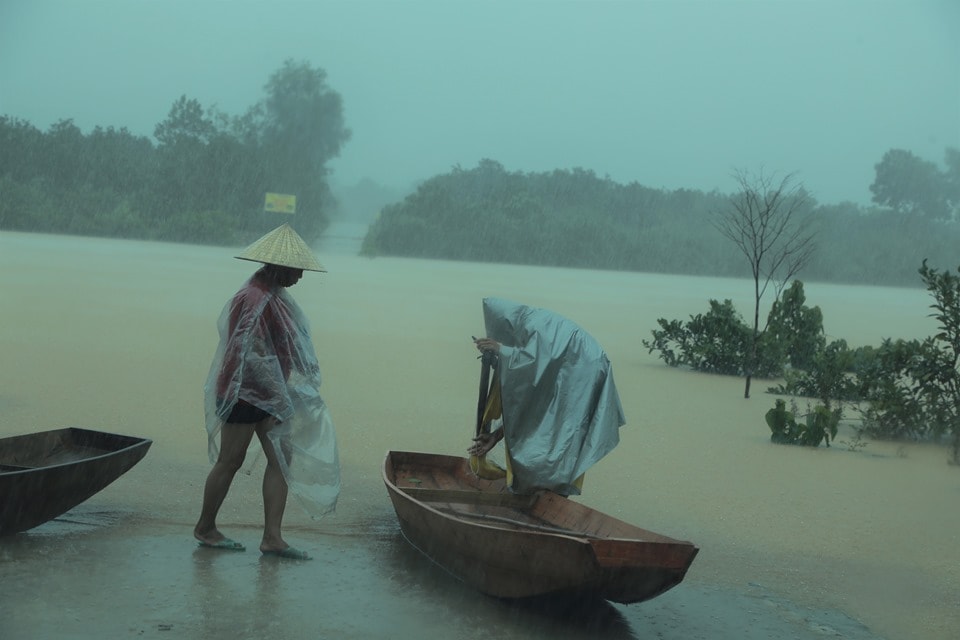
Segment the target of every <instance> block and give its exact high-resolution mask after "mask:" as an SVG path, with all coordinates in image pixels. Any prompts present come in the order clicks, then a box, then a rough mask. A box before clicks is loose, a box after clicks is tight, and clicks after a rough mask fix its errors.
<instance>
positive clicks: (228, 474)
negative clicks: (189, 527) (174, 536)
mask: <svg viewBox="0 0 960 640" xmlns="http://www.w3.org/2000/svg"><path fill="white" fill-rule="evenodd" d="M255 427H256V425H254V424H225V425H223V428H222V429H221V430H220V456H219V457H218V458H217V461H216V463H214V465H213V468H212V469H211V470H210V473H209V475H207V482H206V484H205V485H204V487H203V507H202V508H201V510H200V520H199V521H198V522H197V526H195V527H194V528H193V537H195V538H196V539H197V540H199V541H200V542H205V543H207V544H216V543H218V542H221V541H222V540H223V539H224V538H225V537H226V536H224V535H223V534H222V533H220V531H219V530H218V529H217V513H219V512H220V507H221V506H222V505H223V500H224V498H226V497H227V492H228V491H229V490H230V484H231V483H232V482H233V476H235V475H236V473H237V471H239V469H240V467H241V466H242V465H243V459H244V457H245V456H246V453H247V447H249V446H250V440H251V439H253V433H254V429H255Z"/></svg>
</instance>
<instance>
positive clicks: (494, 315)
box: [468, 298, 626, 495]
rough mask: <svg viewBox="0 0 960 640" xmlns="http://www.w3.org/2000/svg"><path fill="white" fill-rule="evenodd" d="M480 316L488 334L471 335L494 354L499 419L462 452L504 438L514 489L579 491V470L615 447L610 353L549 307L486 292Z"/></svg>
mask: <svg viewBox="0 0 960 640" xmlns="http://www.w3.org/2000/svg"><path fill="white" fill-rule="evenodd" d="M483 317H484V323H485V325H486V337H484V338H475V339H474V342H475V344H476V347H477V349H478V350H480V351H481V352H485V351H493V352H495V353H496V354H497V359H496V364H495V365H494V367H495V372H494V385H495V388H493V389H491V393H490V397H491V399H492V400H493V401H494V403H495V402H496V401H499V405H500V406H499V407H498V408H496V409H493V412H492V413H488V417H499V418H500V419H502V423H503V424H502V426H501V427H500V428H499V429H496V430H494V431H493V432H484V433H480V434H479V435H478V436H477V437H476V438H475V439H474V442H473V445H472V446H471V447H470V448H469V450H468V452H469V453H470V454H471V455H474V456H484V455H485V454H486V453H487V452H488V451H490V450H491V449H492V448H493V447H494V446H495V445H496V444H497V443H498V442H499V441H500V440H504V441H505V450H506V451H505V454H506V463H507V469H506V472H507V483H508V485H509V486H510V487H511V489H512V490H513V491H514V492H517V493H529V492H531V491H534V490H536V489H550V490H552V491H554V492H556V493H560V494H562V495H571V494H579V493H580V492H581V486H582V482H583V474H584V472H586V471H587V469H589V468H590V467H591V466H593V465H594V464H596V463H597V461H599V460H600V459H601V458H603V456H605V455H607V454H608V453H609V452H610V451H612V450H613V448H614V447H616V446H617V444H618V443H619V441H620V427H621V426H623V425H624V424H626V419H625V417H624V415H623V409H622V407H621V404H620V396H619V394H618V393H617V387H616V384H615V383H614V380H613V369H612V367H611V364H610V360H609V359H608V358H607V355H606V353H605V352H604V350H603V348H602V347H601V346H600V344H599V343H598V342H597V341H596V340H595V339H594V338H593V337H592V336H590V334H588V333H587V332H586V331H584V330H583V329H582V328H580V327H579V326H578V325H577V324H575V323H574V322H572V321H570V320H568V319H567V318H564V317H563V316H561V315H559V314H557V313H554V312H553V311H549V310H547V309H540V308H536V307H530V306H527V305H523V304H518V303H515V302H511V301H509V300H503V299H500V298H485V299H484V300H483ZM497 396H499V398H498V397H497ZM489 406H492V405H488V407H489ZM497 409H499V410H497ZM497 414H499V416H498V415H497Z"/></svg>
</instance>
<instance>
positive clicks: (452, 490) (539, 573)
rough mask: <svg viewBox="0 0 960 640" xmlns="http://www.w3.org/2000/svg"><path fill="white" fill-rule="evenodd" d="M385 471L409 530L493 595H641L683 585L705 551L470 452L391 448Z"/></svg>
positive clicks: (416, 541)
mask: <svg viewBox="0 0 960 640" xmlns="http://www.w3.org/2000/svg"><path fill="white" fill-rule="evenodd" d="M383 480H384V483H385V484H386V487H387V491H388V493H389V495H390V500H391V501H392V503H393V507H394V510H395V511H396V513H397V518H398V520H399V522H400V528H401V531H402V532H403V535H404V537H406V539H407V540H408V541H409V542H410V543H411V544H412V545H413V546H414V547H416V548H417V549H419V550H420V551H421V552H423V553H424V554H425V555H426V556H427V557H429V558H430V559H432V560H433V561H434V562H436V563H437V564H439V565H440V566H441V567H443V568H445V569H446V570H447V571H449V572H450V573H452V574H453V575H454V576H456V577H457V578H459V579H461V580H463V581H464V582H466V583H467V584H469V585H471V586H473V587H474V588H476V589H478V590H479V591H481V592H483V593H486V594H488V595H491V596H496V597H501V598H524V597H531V596H544V595H553V594H556V595H560V594H563V595H568V594H572V595H584V596H593V597H599V598H604V599H606V600H611V601H613V602H620V603H625V604H628V603H634V602H642V601H644V600H649V599H650V598H653V597H656V596H658V595H660V594H662V593H664V592H665V591H667V590H668V589H671V588H673V587H674V586H676V585H678V584H679V583H680V582H681V581H682V580H683V578H684V576H685V575H686V573H687V570H688V569H689V568H690V564H691V563H692V562H693V559H694V558H695V557H696V555H697V552H698V548H697V547H696V546H695V545H693V544H692V543H690V542H685V541H682V540H675V539H673V538H669V537H667V536H663V535H660V534H657V533H653V532H652V531H647V530H645V529H641V528H639V527H635V526H633V525H631V524H628V523H626V522H623V521H621V520H617V519H616V518H612V517H610V516H608V515H605V514H603V513H601V512H599V511H596V510H594V509H591V508H589V507H587V506H584V505H582V504H580V503H577V502H574V501H573V500H570V499H568V498H565V497H563V496H560V495H558V494H555V493H552V492H550V491H540V492H537V493H535V494H532V495H516V494H513V493H511V492H510V490H509V489H508V488H507V487H506V486H505V485H504V482H503V480H495V481H491V480H484V479H481V478H478V477H477V476H475V475H474V474H473V473H472V472H471V471H470V467H469V461H468V460H467V459H465V458H460V457H456V456H445V455H438V454H431V453H417V452H405V451H390V452H388V453H387V456H386V459H385V460H384V465H383Z"/></svg>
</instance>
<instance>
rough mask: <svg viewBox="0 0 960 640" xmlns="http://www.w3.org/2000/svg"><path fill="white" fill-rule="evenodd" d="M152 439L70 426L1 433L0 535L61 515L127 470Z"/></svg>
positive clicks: (23, 529) (138, 458) (147, 447)
mask: <svg viewBox="0 0 960 640" xmlns="http://www.w3.org/2000/svg"><path fill="white" fill-rule="evenodd" d="M151 444H152V441H151V440H149V439H147V438H136V437H131V436H124V435H117V434H112V433H105V432H101V431H92V430H89V429H79V428H74V427H69V428H64V429H54V430H51V431H43V432H39V433H31V434H26V435H21V436H13V437H9V438H2V439H0V535H11V534H14V533H19V532H21V531H26V530H28V529H32V528H34V527H36V526H38V525H41V524H43V523H44V522H47V521H49V520H52V519H54V518H56V517H58V516H60V515H63V514H64V513H66V512H67V511H69V510H70V509H72V508H73V507H75V506H77V505H78V504H80V503H82V502H83V501H85V500H87V499H88V498H90V497H91V496H93V495H94V494H96V493H97V492H99V491H101V490H102V489H104V488H105V487H106V486H107V485H109V484H110V483H112V482H113V481H114V480H116V479H117V478H119V477H120V476H121V475H123V474H124V473H126V472H127V471H129V470H130V469H131V468H132V467H133V466H134V465H136V464H137V463H138V462H140V460H142V459H143V457H144V456H145V455H146V454H147V451H148V450H149V449H150V445H151Z"/></svg>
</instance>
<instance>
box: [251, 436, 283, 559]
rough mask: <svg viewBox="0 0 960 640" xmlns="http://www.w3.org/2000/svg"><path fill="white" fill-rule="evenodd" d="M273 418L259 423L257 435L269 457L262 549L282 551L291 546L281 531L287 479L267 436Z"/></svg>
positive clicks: (265, 482) (265, 474) (265, 485)
mask: <svg viewBox="0 0 960 640" xmlns="http://www.w3.org/2000/svg"><path fill="white" fill-rule="evenodd" d="M274 424H275V423H274V422H273V420H264V421H263V422H261V423H259V424H258V425H257V437H258V438H260V444H261V445H262V446H263V452H264V454H265V455H266V457H267V470H266V471H265V472H264V473H263V519H264V523H263V540H262V541H261V542H260V550H261V551H282V550H284V549H286V548H287V547H289V546H290V545H288V544H287V543H286V542H285V541H284V539H283V535H282V533H281V531H280V529H281V526H282V524H283V512H284V510H286V507H287V481H286V480H285V479H284V477H283V472H282V471H281V470H280V465H279V463H278V462H277V452H276V450H275V449H274V447H273V443H272V442H270V439H269V438H268V437H267V432H268V431H269V430H270V429H271V428H272V427H273V426H274Z"/></svg>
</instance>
